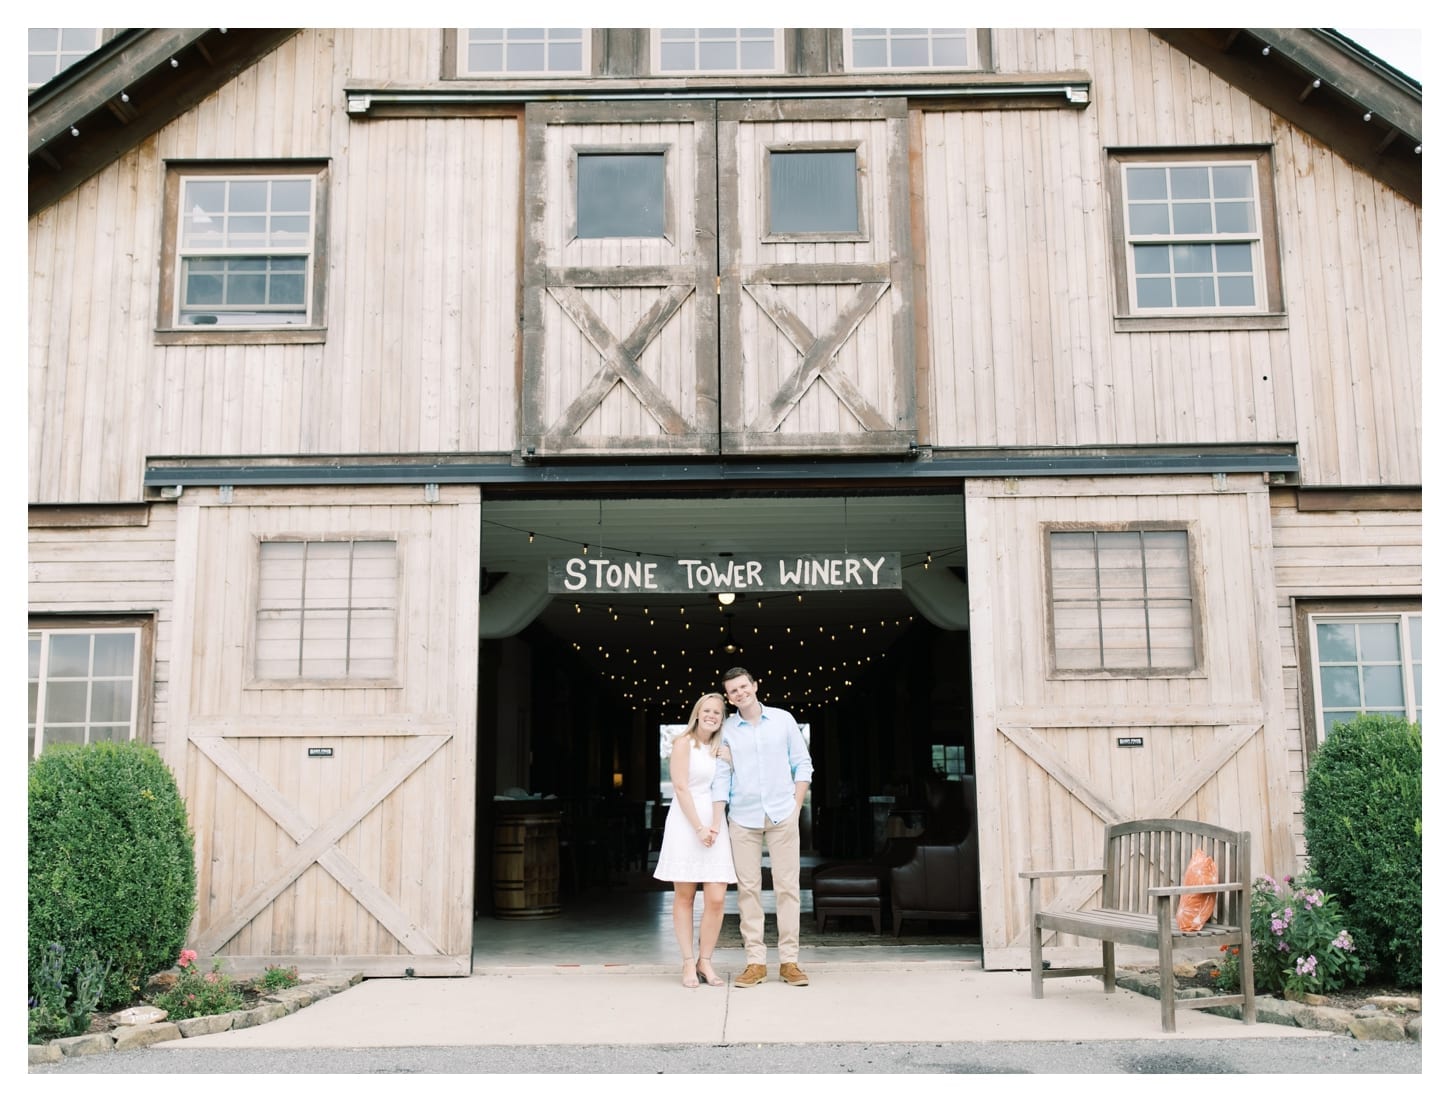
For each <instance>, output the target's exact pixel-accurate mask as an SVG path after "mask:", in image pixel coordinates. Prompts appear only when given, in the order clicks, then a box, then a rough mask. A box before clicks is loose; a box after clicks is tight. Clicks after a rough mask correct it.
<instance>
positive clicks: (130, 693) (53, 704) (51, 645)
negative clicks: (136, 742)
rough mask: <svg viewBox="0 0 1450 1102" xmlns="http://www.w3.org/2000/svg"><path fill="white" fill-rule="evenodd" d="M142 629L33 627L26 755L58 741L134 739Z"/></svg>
mask: <svg viewBox="0 0 1450 1102" xmlns="http://www.w3.org/2000/svg"><path fill="white" fill-rule="evenodd" d="M141 632H142V629H141V627H140V626H116V627H95V626H88V627H74V628H63V627H43V628H32V629H31V631H30V638H29V644H30V645H29V650H30V654H29V662H30V666H29V689H30V702H29V703H30V708H29V724H28V730H29V736H30V757H31V758H35V757H36V756H38V755H39V754H40V753H41V751H42V750H44V749H45V748H46V747H47V746H53V745H56V744H57V743H77V744H82V745H84V744H88V743H92V742H128V741H130V740H131V739H133V738H135V737H136V725H137V710H138V705H139V698H140V692H139V686H138V679H139V677H140V671H141V649H142V637H141Z"/></svg>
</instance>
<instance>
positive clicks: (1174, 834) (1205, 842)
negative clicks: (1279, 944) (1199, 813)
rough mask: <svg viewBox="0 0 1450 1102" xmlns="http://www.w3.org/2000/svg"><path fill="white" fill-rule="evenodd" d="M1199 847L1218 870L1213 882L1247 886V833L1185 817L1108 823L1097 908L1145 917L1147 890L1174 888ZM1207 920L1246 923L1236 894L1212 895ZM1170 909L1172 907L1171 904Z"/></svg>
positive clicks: (1245, 917) (1147, 907)
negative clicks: (1212, 905)
mask: <svg viewBox="0 0 1450 1102" xmlns="http://www.w3.org/2000/svg"><path fill="white" fill-rule="evenodd" d="M1196 849H1201V850H1203V851H1204V852H1205V853H1207V854H1208V855H1209V856H1210V857H1212V858H1213V859H1214V862H1215V863H1216V864H1217V866H1218V878H1217V880H1216V883H1219V884H1228V883H1244V884H1246V883H1248V882H1249V876H1250V866H1249V834H1248V831H1239V830H1227V829H1225V828H1224V827H1218V826H1214V825H1212V824H1211V823H1199V822H1194V821H1193V820H1191V819H1138V820H1135V821H1133V822H1127V823H1109V824H1108V827H1107V832H1106V834H1105V836H1104V839H1103V868H1105V869H1106V870H1107V875H1106V876H1105V877H1104V878H1103V906H1104V907H1107V908H1111V909H1113V910H1119V911H1135V912H1138V913H1140V914H1151V913H1152V912H1153V907H1152V904H1151V903H1150V901H1149V899H1148V889H1149V888H1164V887H1178V886H1180V885H1181V884H1182V883H1183V872H1184V870H1185V869H1187V868H1188V863H1189V861H1191V860H1192V859H1193V851H1194V850H1196ZM1217 898H1218V906H1217V908H1216V910H1215V911H1214V916H1213V919H1212V921H1214V922H1216V923H1219V924H1221V925H1230V926H1238V925H1241V924H1242V923H1245V922H1247V921H1248V915H1246V914H1242V913H1240V912H1241V903H1240V900H1241V898H1242V897H1241V896H1240V895H1238V894H1237V893H1227V894H1219V895H1218V897H1217ZM1175 906H1176V904H1175Z"/></svg>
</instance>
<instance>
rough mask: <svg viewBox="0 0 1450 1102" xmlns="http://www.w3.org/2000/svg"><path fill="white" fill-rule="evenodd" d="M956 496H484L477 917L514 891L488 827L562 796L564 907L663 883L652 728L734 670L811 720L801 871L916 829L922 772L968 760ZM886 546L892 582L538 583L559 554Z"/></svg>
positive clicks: (750, 552) (557, 807)
mask: <svg viewBox="0 0 1450 1102" xmlns="http://www.w3.org/2000/svg"><path fill="white" fill-rule="evenodd" d="M963 513H964V510H963V507H962V499H961V495H960V493H959V492H958V493H955V494H952V493H946V494H941V493H933V494H910V495H906V494H874V495H870V494H862V493H855V494H853V495H852V496H849V497H845V498H843V497H842V496H841V495H840V494H839V493H837V494H835V495H826V494H820V493H814V494H806V493H802V494H793V495H782V494H771V495H741V496H737V497H729V498H724V499H722V498H721V497H719V496H718V495H716V496H708V497H706V496H700V497H693V498H691V497H672V498H669V499H664V498H641V497H635V498H605V499H601V498H589V499H578V500H575V499H569V500H563V499H558V498H555V499H547V500H546V499H537V498H526V499H520V498H507V499H501V500H497V501H488V500H485V503H484V508H483V533H482V562H483V578H482V587H481V588H482V590H483V596H482V604H481V634H482V635H483V638H482V639H481V641H480V669H479V753H478V821H477V832H476V837H477V840H478V860H477V866H476V876H475V911H476V913H478V914H481V915H486V914H489V913H491V912H495V911H497V910H498V909H499V908H500V907H502V908H504V909H507V908H509V907H512V906H514V905H515V904H516V903H517V902H518V900H517V899H516V898H515V897H513V896H509V895H508V894H507V893H506V892H504V893H501V892H500V891H499V890H498V884H497V882H496V881H497V880H498V876H497V875H496V872H497V869H498V866H499V865H500V859H499V855H498V853H497V852H496V850H497V846H498V844H499V843H498V838H499V830H498V824H499V822H500V821H502V820H504V819H506V818H507V817H508V816H510V815H512V814H514V813H515V812H518V811H527V810H539V811H545V812H550V813H556V816H557V844H558V852H559V863H558V868H557V870H556V876H557V885H556V891H557V906H558V907H560V908H566V907H568V906H570V905H571V903H573V902H574V901H578V900H581V899H585V898H588V897H589V896H591V895H592V894H597V893H600V892H606V893H608V892H615V893H617V892H633V891H649V890H655V889H659V888H663V887H665V886H666V885H664V884H663V883H661V882H658V881H654V880H653V878H652V877H651V875H650V873H651V871H652V868H653V862H654V853H655V850H656V848H657V846H658V841H659V832H660V828H661V826H662V823H663V819H664V815H665V814H666V810H667V807H668V801H669V795H670V793H669V792H668V791H667V789H668V784H667V777H664V776H663V774H662V768H661V747H662V740H661V730H662V728H668V727H669V726H670V725H678V724H682V723H683V722H684V721H685V719H686V718H687V717H688V715H689V712H690V708H691V706H692V705H693V704H694V702H695V700H696V699H697V698H698V697H699V696H700V695H701V694H702V693H704V692H707V691H714V690H717V689H718V688H719V684H720V678H721V675H722V674H723V672H724V671H725V670H726V669H728V668H730V667H734V666H743V667H745V668H746V669H748V670H750V672H751V673H752V674H753V675H754V676H755V678H756V680H757V681H758V682H759V683H760V695H761V699H762V700H763V701H764V702H765V703H767V704H770V705H775V706H779V707H783V708H786V709H788V710H790V711H791V712H792V713H793V714H794V715H795V717H796V719H797V720H798V722H800V723H801V724H802V725H809V728H810V731H811V740H810V745H811V753H812V759H813V764H814V768H815V777H814V780H813V782H812V786H811V799H810V804H809V813H808V815H805V816H803V825H802V849H803V853H804V855H805V857H804V862H805V863H806V864H807V866H809V865H811V864H814V863H819V862H823V861H830V860H835V859H838V858H849V857H855V856H866V855H869V854H871V853H872V852H874V851H875V850H876V849H877V848H878V847H879V845H880V844H881V842H882V840H883V838H884V837H886V836H887V835H888V834H890V835H904V834H910V833H915V832H920V831H922V830H924V829H925V828H926V823H925V822H924V819H925V815H926V811H925V808H926V804H927V798H926V787H927V784H928V782H929V781H930V780H931V779H932V778H944V777H958V776H961V775H963V774H964V773H970V771H971V762H972V749H973V748H972V732H971V707H970V676H969V673H970V655H969V650H968V641H967V634H966V632H965V630H963V629H964V627H965V620H966V592H965V583H964V581H963V580H962V579H963V576H964V567H965V552H964V545H965V539H964V533H963ZM881 552H887V553H890V554H891V555H892V556H894V557H896V558H898V559H899V562H900V571H901V585H900V586H899V587H893V588H880V589H874V588H867V587H854V588H853V587H849V586H848V587H844V588H841V589H836V590H832V589H819V588H805V587H804V586H803V587H802V588H794V589H793V588H784V587H775V586H766V587H759V588H754V589H751V590H750V591H743V590H742V591H741V592H733V593H732V592H731V591H730V590H727V589H724V588H716V587H715V586H713V585H709V586H705V587H703V588H701V589H699V590H697V591H689V592H669V593H650V594H643V593H617V592H616V593H603V592H580V593H576V594H570V593H552V594H551V593H549V592H548V588H549V587H548V585H547V578H548V572H549V570H550V566H551V564H552V565H553V567H554V569H555V571H556V574H557V572H558V570H559V569H561V563H562V562H564V561H567V560H571V559H572V560H580V559H586V557H587V560H588V561H598V560H601V559H608V560H610V561H612V562H619V563H625V564H627V563H629V562H631V561H634V560H636V559H638V560H641V561H643V560H649V559H662V558H673V559H676V560H679V559H685V560H692V561H699V562H702V563H710V564H713V565H714V566H715V567H716V568H717V573H716V574H714V575H712V577H716V578H726V577H729V576H730V575H729V574H728V573H721V572H718V568H720V567H721V564H726V565H728V564H729V563H731V562H732V561H733V562H744V561H749V560H758V559H761V558H762V557H773V558H775V559H779V558H786V559H790V560H793V559H797V558H802V557H809V556H812V555H817V556H822V555H828V554H833V553H847V554H850V553H859V554H862V555H865V554H868V553H870V554H877V553H881ZM933 572H935V576H934V577H932V578H930V579H929V580H927V581H922V578H923V576H926V575H931V574H932V573H933ZM735 576H736V577H740V576H741V575H740V574H739V573H737V574H736V575H735ZM843 580H848V579H845V578H844V576H843ZM556 588H558V587H557V586H556ZM494 595H497V597H496V599H497V600H498V605H497V606H496V607H495V609H492V610H491V609H490V599H491V597H492V596H494ZM662 777H663V782H664V783H662ZM546 844H548V845H552V844H553V843H552V842H546ZM541 933H542V931H541Z"/></svg>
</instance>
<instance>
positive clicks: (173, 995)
mask: <svg viewBox="0 0 1450 1102" xmlns="http://www.w3.org/2000/svg"><path fill="white" fill-rule="evenodd" d="M176 963H177V972H176V983H175V984H173V985H172V987H171V989H170V990H169V991H163V992H162V993H161V994H159V995H157V996H156V997H155V998H154V999H152V1000H151V1005H152V1006H156V1007H160V1008H161V1009H162V1010H164V1011H166V1016H167V1017H168V1018H170V1019H171V1020H172V1021H173V1022H180V1021H184V1020H185V1019H187V1018H205V1017H208V1016H209V1015H212V1014H228V1013H230V1012H231V1011H233V1010H240V1009H242V993H241V991H239V990H238V989H237V985H236V981H235V980H233V979H232V978H231V977H230V976H228V975H227V974H226V973H225V972H223V971H222V962H221V961H220V960H213V961H212V965H211V971H210V972H198V971H197V970H196V954H195V953H194V952H192V951H191V950H190V949H183V950H182V951H181V956H180V958H179V959H178V960H177V962H176Z"/></svg>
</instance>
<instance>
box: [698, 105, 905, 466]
mask: <svg viewBox="0 0 1450 1102" xmlns="http://www.w3.org/2000/svg"><path fill="white" fill-rule="evenodd" d="M907 153H908V150H907V129H906V103H905V101H904V100H850V99H843V100H800V101H794V102H787V101H782V100H754V101H731V102H728V103H722V104H721V105H720V211H721V214H720V222H721V227H720V228H721V234H720V248H721V265H720V267H721V276H720V288H721V319H722V320H721V347H722V349H723V354H722V357H721V360H722V371H721V450H722V451H724V452H727V453H730V452H737V453H739V452H789V451H796V452H798V451H830V452H834V453H841V452H851V451H860V452H883V451H884V452H893V451H902V452H904V451H905V450H906V447H907V445H908V444H910V443H911V441H912V440H913V439H914V438H915V434H916V429H915V425H916V418H915V409H916V399H915V386H914V381H915V357H914V354H913V351H912V348H913V345H912V332H913V328H912V320H911V313H910V308H909V307H910V303H911V296H910V293H909V281H910V271H911V268H910V263H909V250H910V237H911V222H910V210H909V207H908V194H909V190H910V189H909V186H908V171H907V166H908V156H907Z"/></svg>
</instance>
